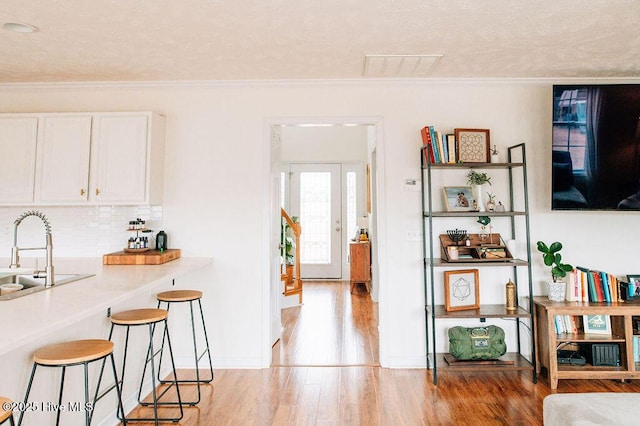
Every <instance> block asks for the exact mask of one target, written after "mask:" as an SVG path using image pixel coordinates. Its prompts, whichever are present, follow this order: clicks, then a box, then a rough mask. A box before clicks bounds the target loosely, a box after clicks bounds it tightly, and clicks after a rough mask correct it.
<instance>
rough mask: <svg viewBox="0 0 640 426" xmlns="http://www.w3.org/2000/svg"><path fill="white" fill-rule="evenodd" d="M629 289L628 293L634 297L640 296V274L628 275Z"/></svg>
mask: <svg viewBox="0 0 640 426" xmlns="http://www.w3.org/2000/svg"><path fill="white" fill-rule="evenodd" d="M627 282H628V284H627V286H628V287H627V291H628V293H627V294H628V295H629V296H630V297H631V298H633V297H640V274H637V275H627Z"/></svg>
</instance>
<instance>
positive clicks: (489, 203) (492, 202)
mask: <svg viewBox="0 0 640 426" xmlns="http://www.w3.org/2000/svg"><path fill="white" fill-rule="evenodd" d="M487 197H489V201H487V210H488V211H490V212H492V211H494V210H495V209H496V196H495V195H493V194H492V193H490V192H487Z"/></svg>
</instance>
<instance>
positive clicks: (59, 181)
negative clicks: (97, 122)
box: [36, 114, 91, 203]
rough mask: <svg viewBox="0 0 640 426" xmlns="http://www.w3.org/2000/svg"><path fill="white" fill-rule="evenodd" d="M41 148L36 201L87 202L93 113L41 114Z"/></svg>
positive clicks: (39, 151)
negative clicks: (43, 115)
mask: <svg viewBox="0 0 640 426" xmlns="http://www.w3.org/2000/svg"><path fill="white" fill-rule="evenodd" d="M39 147H40V149H39V150H38V162H37V164H38V165H39V167H38V173H37V174H38V181H37V182H36V203H38V202H42V203H52V202H62V203H64V202H86V201H87V200H88V194H89V155H90V153H91V115H87V114H84V115H70V116H66V115H64V116H45V117H42V118H41V119H40V141H39Z"/></svg>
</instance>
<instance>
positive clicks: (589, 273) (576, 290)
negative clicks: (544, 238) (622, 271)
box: [567, 266, 620, 303]
mask: <svg viewBox="0 0 640 426" xmlns="http://www.w3.org/2000/svg"><path fill="white" fill-rule="evenodd" d="M567 277H568V282H567V300H569V301H580V300H581V301H583V302H606V303H612V302H617V301H619V300H620V291H619V289H618V287H619V285H620V282H619V280H618V279H617V278H616V277H615V275H613V274H610V273H608V272H603V271H597V270H592V269H588V268H584V267H582V266H576V267H575V268H574V269H573V270H572V271H571V272H569V273H568V274H567Z"/></svg>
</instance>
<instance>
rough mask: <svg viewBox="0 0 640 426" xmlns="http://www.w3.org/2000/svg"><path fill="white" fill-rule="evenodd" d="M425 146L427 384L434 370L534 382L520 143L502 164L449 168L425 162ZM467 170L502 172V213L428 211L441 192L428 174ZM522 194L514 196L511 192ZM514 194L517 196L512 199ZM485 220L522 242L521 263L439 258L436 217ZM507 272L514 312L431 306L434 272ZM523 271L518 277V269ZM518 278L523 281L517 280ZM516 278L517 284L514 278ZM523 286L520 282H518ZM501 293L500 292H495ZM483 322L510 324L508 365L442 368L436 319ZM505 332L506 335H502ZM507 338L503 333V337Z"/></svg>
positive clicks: (502, 307) (496, 308)
mask: <svg viewBox="0 0 640 426" xmlns="http://www.w3.org/2000/svg"><path fill="white" fill-rule="evenodd" d="M429 149H430V146H429V145H425V146H423V147H422V148H421V150H420V161H421V181H422V241H423V263H424V268H423V269H424V292H425V324H426V342H427V344H426V352H427V367H428V368H430V369H431V370H432V372H433V383H434V384H437V382H438V369H439V368H440V369H446V370H447V371H472V370H473V371H496V370H500V371H514V370H530V371H532V376H533V377H532V378H533V382H534V383H536V382H537V373H536V347H535V338H534V335H535V333H534V330H533V317H534V309H533V293H532V292H533V288H532V276H531V241H530V232H529V201H528V196H527V194H528V187H527V166H526V152H525V144H524V143H521V144H517V145H513V146H510V147H509V148H508V161H507V162H506V163H455V164H453V163H449V164H432V163H430V162H428V161H425V160H426V159H427V158H429V154H430V153H429V152H428V150H429ZM461 169H463V170H471V169H502V170H505V169H506V170H507V171H508V183H509V199H508V201H507V203H506V204H505V210H506V211H504V212H488V211H486V212H477V211H473V212H449V211H434V209H433V205H434V204H433V194H434V193H437V194H438V195H440V191H441V188H435V189H434V188H433V186H432V174H433V173H435V172H445V173H446V171H447V170H461ZM519 190H521V191H522V192H520V193H518V194H516V192H515V191H519ZM516 195H518V196H516ZM479 215H481V216H489V217H491V218H492V219H493V218H506V219H505V220H507V221H509V224H510V228H511V229H510V231H511V235H510V238H513V239H515V238H516V237H519V239H520V240H522V239H523V238H524V239H526V258H525V259H512V260H509V261H504V262H490V263H486V262H473V261H469V262H455V263H450V262H447V261H445V260H443V259H440V257H439V256H440V248H439V247H434V245H435V244H434V237H435V239H436V240H437V235H434V231H433V228H434V221H435V220H437V219H438V218H464V217H478V216H479ZM459 267H463V268H468V267H473V268H494V267H507V268H512V273H511V275H512V277H513V278H512V279H513V282H514V283H515V284H516V300H517V301H518V307H517V310H516V311H515V312H507V310H506V306H505V305H500V304H497V305H496V304H492V305H487V304H482V301H481V302H480V308H479V309H470V310H464V311H453V312H447V311H446V310H445V309H444V305H442V304H436V300H435V297H434V294H435V293H434V286H435V271H436V270H438V269H445V268H459ZM522 268H524V269H526V272H523V273H522V274H521V273H519V270H521V269H522ZM522 275H524V276H522ZM520 278H522V279H520ZM522 281H526V283H524V282H522ZM501 291H504V288H502V289H501ZM486 318H500V319H513V320H515V322H516V326H515V333H516V340H517V350H516V351H510V352H508V353H507V354H505V356H504V357H502V359H504V360H507V361H510V362H512V363H511V364H508V365H478V366H471V365H464V364H463V365H457V364H455V365H448V364H447V362H446V361H445V359H444V354H442V353H436V342H437V330H436V325H437V322H438V321H439V320H446V319H448V320H464V319H480V320H481V321H484V320H485V319H486ZM521 327H527V328H529V335H530V347H531V354H529V356H530V359H528V358H526V357H525V356H524V354H523V353H522V345H521V342H522V339H523V334H524V333H523V332H522V331H521ZM505 332H507V331H506V330H505ZM507 333H508V332H507Z"/></svg>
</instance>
